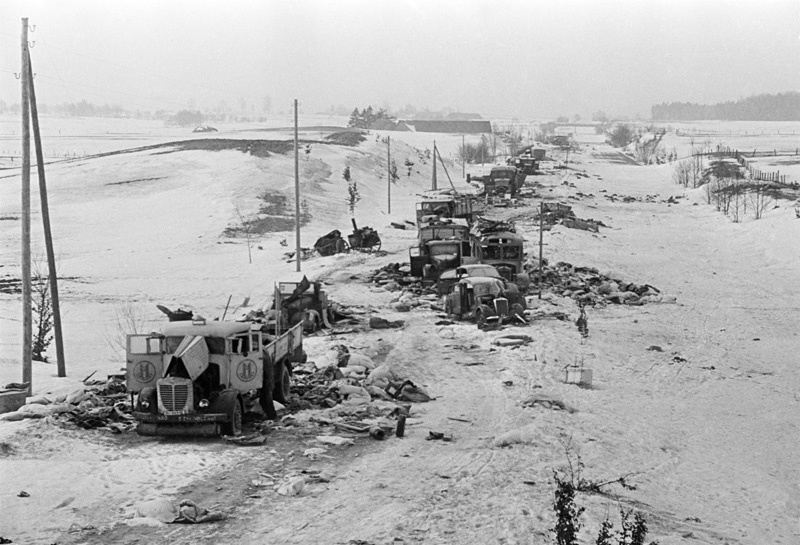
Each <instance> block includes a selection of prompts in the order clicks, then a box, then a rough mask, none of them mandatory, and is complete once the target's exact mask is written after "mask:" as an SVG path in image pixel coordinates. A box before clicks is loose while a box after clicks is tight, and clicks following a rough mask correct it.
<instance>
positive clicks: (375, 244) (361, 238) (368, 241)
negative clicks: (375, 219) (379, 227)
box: [347, 218, 381, 252]
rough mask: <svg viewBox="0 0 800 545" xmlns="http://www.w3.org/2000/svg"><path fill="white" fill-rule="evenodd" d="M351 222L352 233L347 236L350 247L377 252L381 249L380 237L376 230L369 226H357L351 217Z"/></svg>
mask: <svg viewBox="0 0 800 545" xmlns="http://www.w3.org/2000/svg"><path fill="white" fill-rule="evenodd" d="M351 221H352V222H353V234H352V235H348V236H347V240H348V242H349V243H350V248H352V249H353V250H359V251H361V252H377V251H378V250H380V249H381V237H379V236H378V232H377V231H376V230H375V229H372V228H371V227H362V228H361V229H359V228H358V225H357V224H356V219H355V218H351Z"/></svg>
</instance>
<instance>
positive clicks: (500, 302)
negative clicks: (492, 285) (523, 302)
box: [494, 297, 508, 316]
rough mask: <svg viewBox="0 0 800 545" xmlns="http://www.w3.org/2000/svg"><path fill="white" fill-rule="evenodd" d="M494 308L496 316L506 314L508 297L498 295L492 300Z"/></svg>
mask: <svg viewBox="0 0 800 545" xmlns="http://www.w3.org/2000/svg"><path fill="white" fill-rule="evenodd" d="M494 310H495V312H497V315H498V316H508V299H506V298H505V297H498V298H496V299H495V300H494Z"/></svg>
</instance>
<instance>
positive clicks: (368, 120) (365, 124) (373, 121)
mask: <svg viewBox="0 0 800 545" xmlns="http://www.w3.org/2000/svg"><path fill="white" fill-rule="evenodd" d="M381 123H385V124H388V125H394V118H393V117H392V116H390V115H389V114H388V113H387V111H386V110H385V109H384V108H380V109H379V110H378V111H375V110H373V109H372V106H368V107H366V108H363V109H362V110H361V111H359V109H358V108H354V109H353V112H352V113H351V114H350V121H348V122H347V126H348V127H356V128H358V129H371V128H375V126H376V125H379V124H381Z"/></svg>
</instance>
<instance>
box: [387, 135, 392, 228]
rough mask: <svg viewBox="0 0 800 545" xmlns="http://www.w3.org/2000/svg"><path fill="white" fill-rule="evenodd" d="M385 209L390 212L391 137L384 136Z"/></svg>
mask: <svg viewBox="0 0 800 545" xmlns="http://www.w3.org/2000/svg"><path fill="white" fill-rule="evenodd" d="M386 180H387V181H386V197H387V199H386V209H387V214H391V213H392V137H391V136H387V137H386Z"/></svg>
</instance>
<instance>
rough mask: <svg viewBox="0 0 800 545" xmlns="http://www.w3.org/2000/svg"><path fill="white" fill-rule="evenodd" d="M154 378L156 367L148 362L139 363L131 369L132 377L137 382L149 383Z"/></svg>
mask: <svg viewBox="0 0 800 545" xmlns="http://www.w3.org/2000/svg"><path fill="white" fill-rule="evenodd" d="M155 376H156V366H155V365H153V364H152V363H150V362H149V361H140V362H139V363H137V364H136V367H134V368H133V377H134V378H135V379H136V380H138V381H139V382H150V381H151V380H153V379H154V378H155Z"/></svg>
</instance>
